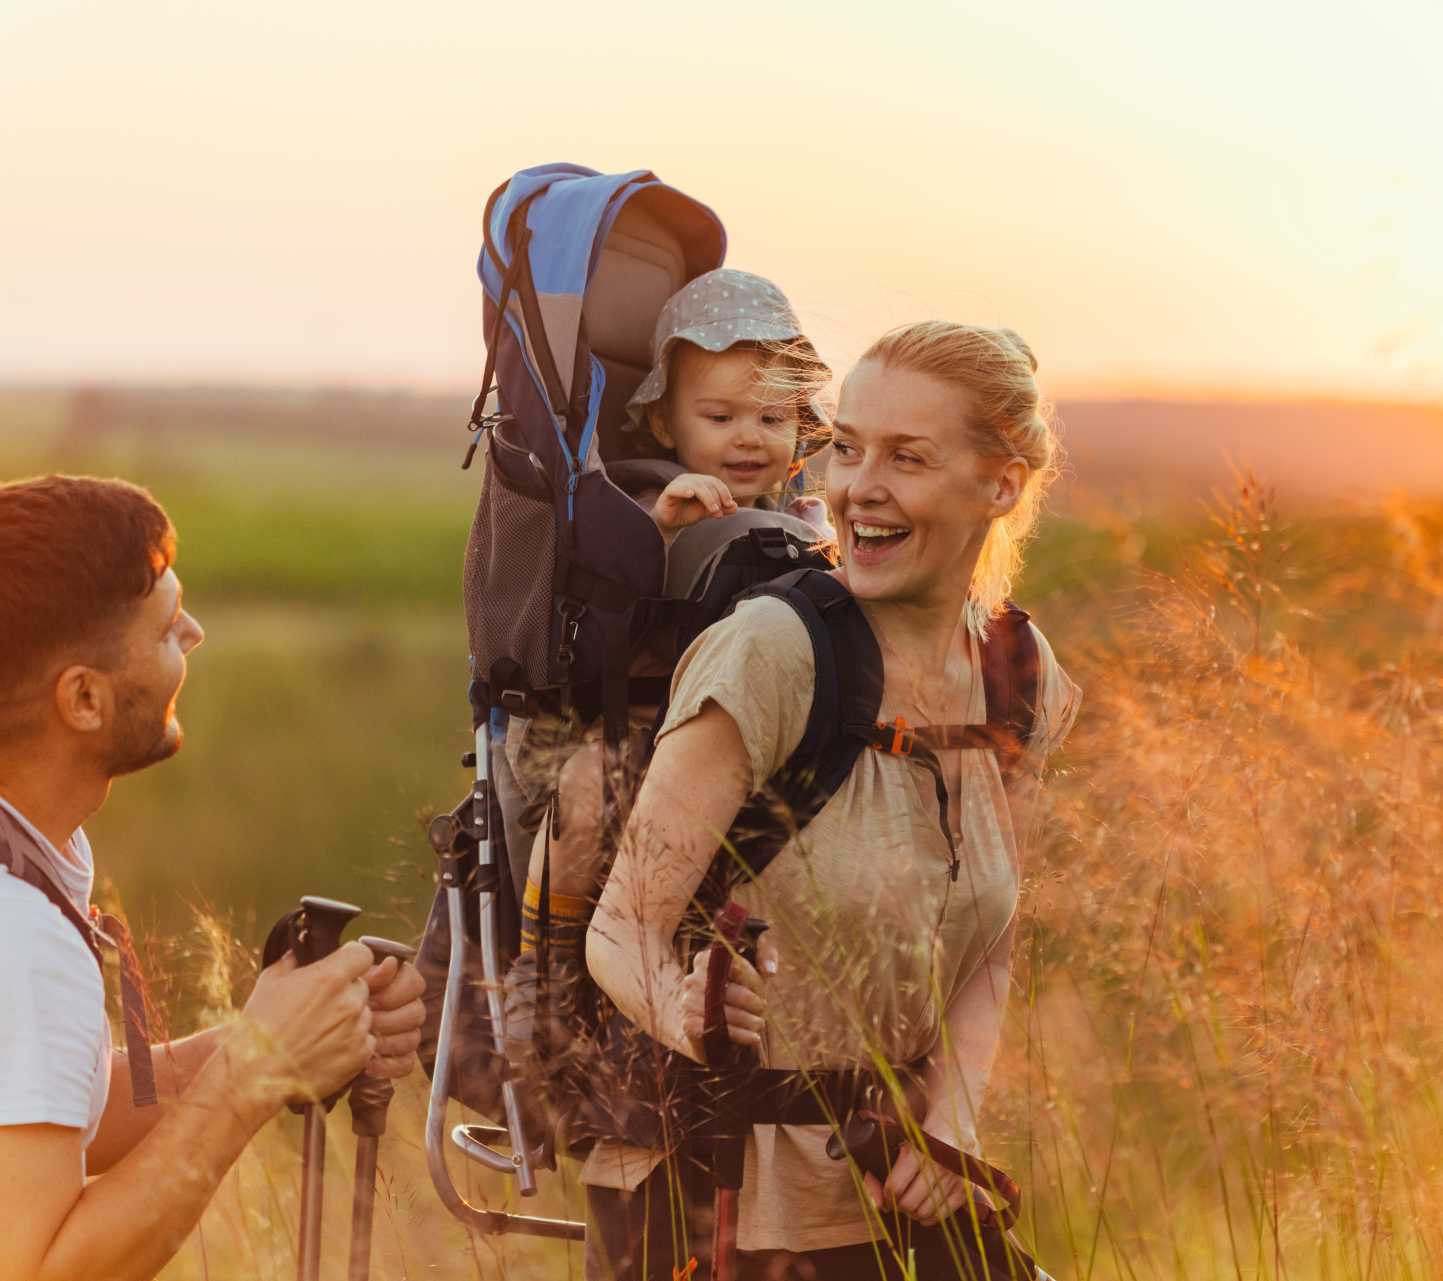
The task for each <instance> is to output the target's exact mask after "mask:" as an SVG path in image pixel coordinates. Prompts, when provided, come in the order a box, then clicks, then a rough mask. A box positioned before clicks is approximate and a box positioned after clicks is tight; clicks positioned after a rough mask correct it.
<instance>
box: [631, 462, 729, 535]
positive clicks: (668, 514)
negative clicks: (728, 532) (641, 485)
mask: <svg viewBox="0 0 1443 1281" xmlns="http://www.w3.org/2000/svg"><path fill="white" fill-rule="evenodd" d="M736 509H737V502H736V499H735V498H733V497H732V491H731V490H730V489H728V488H727V486H726V482H725V481H722V480H718V479H717V478H716V477H715V476H703V475H701V474H700V473H698V472H684V473H683V474H682V475H680V476H678V477H677V478H676V479H675V480H674V481H672V482H671V484H669V485H668V486H667V487H666V488H665V489H663V490H662V491H661V494H660V496H659V497H658V498H657V500H656V504H655V506H653V507H652V509H651V518H652V520H653V521H655V522H656V527H657V528H658V529H659V530H661V536H662V537H663V538H665V539H666V541H667V542H668V543H669V542H671V540H672V539H673V538H675V537H676V536H677V534H679V533H680V532H681V531H682V530H683V529H685V528H686V527H687V526H688V525H695V524H696V523H697V521H699V520H705V519H706V518H707V517H709V516H730V515H731V514H732V513H733V512H734V511H736Z"/></svg>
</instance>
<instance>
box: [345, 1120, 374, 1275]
mask: <svg viewBox="0 0 1443 1281" xmlns="http://www.w3.org/2000/svg"><path fill="white" fill-rule="evenodd" d="M379 1144H380V1141H379V1140H378V1139H375V1138H371V1137H369V1136H364V1137H361V1138H358V1139H357V1140H356V1196H355V1200H354V1201H352V1202H351V1269H350V1271H349V1272H348V1273H347V1274H346V1275H347V1278H348V1281H368V1278H369V1277H370V1275H371V1221H372V1217H373V1215H374V1211H375V1208H376V1149H377V1148H378V1147H379Z"/></svg>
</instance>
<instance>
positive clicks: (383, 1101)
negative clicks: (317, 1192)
mask: <svg viewBox="0 0 1443 1281" xmlns="http://www.w3.org/2000/svg"><path fill="white" fill-rule="evenodd" d="M361 942H362V943H364V944H365V945H366V946H367V947H368V948H370V949H371V955H372V956H374V957H375V958H376V960H377V962H378V963H379V962H380V961H383V960H385V959H386V957H388V956H394V957H395V958H396V960H397V961H398V962H405V961H409V960H410V959H411V958H412V957H414V956H415V955H416V949H415V948H413V947H407V946H406V945H405V944H404V943H393V942H391V940H390V939H382V938H376V937H375V936H374V935H372V934H367V935H364V936H363V937H362V938H361ZM395 1093H396V1087H395V1086H394V1085H392V1084H391V1082H390V1081H389V1080H388V1079H387V1078H386V1077H383V1076H368V1075H366V1074H365V1073H362V1074H361V1075H360V1076H358V1077H357V1078H356V1079H355V1080H354V1081H353V1082H352V1083H351V1093H350V1097H349V1099H348V1100H347V1101H348V1102H349V1103H350V1105H351V1132H352V1133H353V1134H354V1135H355V1136H356V1190H355V1195H354V1198H353V1200H352V1201H351V1265H350V1269H349V1271H348V1273H347V1277H348V1281H367V1278H368V1277H369V1276H370V1273H371V1221H372V1217H373V1215H374V1212H375V1208H376V1154H377V1150H378V1149H379V1147H380V1141H381V1135H383V1134H385V1132H386V1109H387V1108H389V1107H390V1106H391V1098H392V1096H393V1095H394V1094H395Z"/></svg>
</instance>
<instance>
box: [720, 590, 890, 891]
mask: <svg viewBox="0 0 1443 1281" xmlns="http://www.w3.org/2000/svg"><path fill="white" fill-rule="evenodd" d="M757 596H774V597H776V598H777V599H778V600H782V601H785V602H786V603H787V604H788V605H790V606H791V608H792V609H793V610H795V611H796V614H797V617H798V618H800V619H801V620H802V623H803V625H804V626H805V627H806V629H807V635H808V637H809V638H810V639H811V642H812V656H813V660H814V662H815V666H816V682H815V686H814V688H813V692H812V708H811V712H810V713H809V715H808V717H807V726H806V729H805V730H804V731H803V733H802V739H801V742H800V743H798V744H797V748H796V750H795V751H794V752H793V753H792V754H791V756H790V757H788V758H787V762H786V764H785V765H783V766H782V768H781V769H780V770H778V771H777V773H776V774H775V775H774V776H773V777H772V778H771V779H770V780H769V783H768V788H767V791H766V792H765V793H758V794H757V795H756V796H753V797H752V798H751V799H750V800H749V801H748V802H747V804H746V805H745V806H744V807H743V808H742V811H741V813H740V814H739V815H738V816H737V821H736V823H735V824H734V825H733V828H732V833H731V836H732V841H731V843H732V845H733V846H734V848H736V850H737V852H738V856H739V857H740V859H741V861H742V862H743V864H744V865H745V869H744V870H745V871H746V872H747V873H749V874H750V875H752V876H758V875H760V874H761V872H762V870H763V869H764V868H765V867H766V866H767V864H768V863H770V862H771V861H772V859H774V858H775V857H776V856H777V854H778V853H780V852H781V850H782V848H783V847H784V846H785V845H786V843H787V842H788V841H789V840H790V839H791V838H792V837H793V836H795V835H796V833H798V832H799V831H801V830H802V829H803V828H804V827H806V825H807V824H808V823H810V822H811V821H812V819H814V818H815V817H816V816H817V815H818V814H819V813H820V812H821V810H822V807H823V806H824V805H825V804H826V803H827V801H828V800H830V799H831V797H832V795H833V794H834V793H835V792H836V790H837V789H838V788H839V787H841V785H842V783H843V782H845V781H846V778H847V775H848V774H850V773H851V772H852V766H853V765H855V764H856V761H857V757H858V756H859V755H861V753H862V751H863V750H864V749H865V747H866V742H865V740H864V739H862V738H860V737H858V736H856V735H855V734H852V733H849V732H848V731H847V727H848V726H849V725H857V724H864V725H872V724H875V723H876V720H877V713H878V711H879V709H880V708H881V705H882V651H881V649H880V648H879V647H878V645H877V638H876V637H875V636H874V635H873V634H872V629H871V627H869V626H868V624H867V620H866V618H865V617H864V616H863V614H862V611H861V609H860V608H859V607H858V605H857V602H856V601H855V600H854V599H853V597H852V594H851V593H850V592H849V591H848V590H847V589H846V588H845V587H844V586H843V585H842V584H841V583H840V582H838V581H837V579H836V578H834V577H833V576H832V575H831V574H828V573H825V572H823V571H821V570H818V569H799V570H794V571H793V572H791V573H789V574H783V575H781V576H780V577H779V578H774V579H772V580H770V581H769V582H766V583H761V584H758V585H757V586H756V587H754V588H752V589H751V590H750V591H748V592H745V593H743V595H742V596H740V597H738V601H742V600H749V599H751V598H753V597H757ZM733 608H735V605H734V606H733ZM735 870H741V869H735ZM728 879H735V878H734V877H729V878H728Z"/></svg>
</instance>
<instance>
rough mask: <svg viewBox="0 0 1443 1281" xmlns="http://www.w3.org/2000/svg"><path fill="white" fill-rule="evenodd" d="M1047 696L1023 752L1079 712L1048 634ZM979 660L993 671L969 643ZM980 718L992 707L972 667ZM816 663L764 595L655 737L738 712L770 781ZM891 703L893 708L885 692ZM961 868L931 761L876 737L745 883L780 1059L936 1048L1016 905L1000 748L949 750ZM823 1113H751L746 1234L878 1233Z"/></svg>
mask: <svg viewBox="0 0 1443 1281" xmlns="http://www.w3.org/2000/svg"><path fill="white" fill-rule="evenodd" d="M1037 640H1038V650H1039V657H1040V672H1039V698H1038V703H1039V712H1038V718H1037V726H1036V730H1035V732H1034V735H1033V738H1032V740H1031V743H1030V744H1029V750H1028V755H1027V758H1026V760H1025V762H1024V764H1025V766H1026V767H1028V768H1031V769H1033V770H1037V769H1040V768H1041V763H1042V761H1043V759H1044V758H1045V757H1046V755H1047V753H1048V752H1050V751H1051V750H1053V749H1054V748H1055V747H1056V746H1057V745H1058V744H1059V743H1060V742H1061V741H1062V739H1063V737H1064V736H1065V735H1066V733H1067V731H1068V729H1069V728H1070V727H1071V725H1072V721H1073V718H1074V717H1075V715H1076V711H1077V705H1078V701H1079V691H1078V689H1077V687H1076V686H1075V685H1074V684H1073V683H1072V682H1071V681H1070V680H1069V679H1068V678H1067V676H1066V674H1065V673H1064V672H1063V671H1062V669H1061V668H1060V667H1059V666H1058V665H1057V661H1056V659H1055V658H1054V657H1053V655H1052V650H1051V647H1050V646H1049V645H1048V644H1047V642H1046V640H1045V639H1044V638H1043V637H1042V635H1041V633H1040V632H1039V633H1037ZM972 648H973V653H972V659H973V662H972V671H973V672H974V673H976V672H979V671H980V662H979V655H978V652H977V646H976V642H975V641H973V642H972ZM971 684H972V689H971V694H970V699H969V705H968V708H967V711H966V720H967V721H969V722H980V721H984V720H985V719H986V696H985V692H984V689H983V685H982V682H981V680H980V679H974V680H973V681H972V682H971ZM813 685H814V669H813V661H812V646H811V642H810V640H809V639H808V636H807V631H806V627H805V626H804V624H803V623H802V621H801V619H800V618H799V617H798V616H797V614H796V612H795V611H794V610H793V609H792V608H791V607H790V606H788V605H787V604H785V603H784V602H782V601H780V600H776V599H774V598H769V597H760V598H757V599H754V600H749V601H745V602H743V603H742V604H741V605H740V606H738V608H737V610H736V611H735V613H733V614H732V615H731V616H730V617H728V618H726V619H724V620H723V621H722V622H720V623H717V624H716V625H714V626H713V627H711V628H709V629H708V630H707V631H706V632H705V633H703V635H702V636H701V637H699V638H698V639H697V641H696V642H695V643H694V644H693V645H692V646H691V648H690V649H688V651H687V652H686V654H684V655H683V656H682V659H681V662H680V664H679V665H678V667H677V670H676V675H675V677H674V679H673V681H672V700H671V706H670V710H669V711H668V713H667V717H666V721H665V723H664V724H663V726H662V729H661V732H660V734H659V736H658V737H659V738H662V737H665V736H666V735H667V734H668V733H670V732H671V731H672V730H674V729H676V728H677V727H678V726H680V725H684V724H685V723H686V722H687V721H689V720H690V719H691V718H692V717H694V716H696V715H697V713H698V712H700V711H701V710H702V708H703V706H704V705H705V704H706V703H708V702H715V703H717V704H718V705H719V706H721V707H722V708H723V709H724V710H725V711H726V712H727V713H728V714H729V715H730V716H731V717H732V719H733V720H734V721H735V722H736V723H737V726H738V728H739V729H740V730H741V734H742V739H743V741H744V743H745V745H746V749H747V754H748V756H749V757H750V758H751V767H752V775H753V785H754V787H755V788H756V789H758V790H760V789H761V788H762V787H764V786H765V784H766V782H767V780H768V779H769V778H770V777H771V776H772V775H773V774H775V773H776V771H777V770H778V769H779V768H780V767H781V766H782V765H783V764H784V763H785V762H786V760H787V758H788V757H789V756H790V755H791V753H792V752H793V751H794V750H795V748H796V746H797V744H798V743H799V742H800V741H801V737H802V734H803V731H804V730H805V727H806V723H807V716H808V714H809V712H810V710H811V700H812V691H813ZM882 719H884V720H890V719H891V716H890V714H889V709H888V707H887V705H886V703H885V702H884V704H883V707H882ZM938 755H939V758H940V760H941V764H942V767H943V774H944V776H945V777H946V778H947V781H948V790H949V793H950V795H949V818H950V822H951V825H952V831H953V836H954V838H955V840H956V843H957V850H958V855H959V857H960V860H961V866H960V868H959V869H958V876H957V879H956V880H955V881H954V880H953V879H952V876H951V852H950V850H949V849H948V845H947V841H946V839H945V838H944V836H943V834H942V829H941V825H940V817H939V807H938V802H937V793H936V784H935V782H934V779H933V776H932V775H931V774H930V773H929V772H927V770H926V769H925V768H923V767H922V766H921V765H920V764H918V763H916V762H915V761H909V760H908V759H907V758H905V757H900V756H890V755H886V754H883V753H881V752H877V751H871V750H868V751H864V752H862V754H861V755H860V756H859V757H858V758H857V763H856V765H855V766H854V767H853V769H852V772H851V774H850V775H849V776H848V777H847V780H846V781H845V782H844V783H843V785H842V786H841V787H840V788H839V789H838V790H837V792H836V793H835V794H834V795H833V796H832V797H831V798H830V799H829V800H828V801H827V803H826V805H825V806H824V807H823V808H822V810H821V812H820V813H819V814H818V815H817V816H816V817H815V818H814V819H813V820H812V822H811V823H809V824H808V825H807V826H806V828H805V829H803V831H802V832H801V833H800V834H799V835H798V836H797V837H796V838H794V839H793V840H792V841H791V842H790V843H789V844H788V845H787V846H786V847H785V848H784V849H783V850H782V852H781V853H780V854H779V855H778V856H777V857H776V858H775V859H774V860H773V861H772V862H771V863H770V864H769V865H768V867H767V868H766V869H765V870H764V871H763V872H762V874H761V876H760V877H758V878H757V880H756V881H755V882H752V883H750V884H746V885H743V886H741V887H739V888H738V889H737V891H736V894H735V897H736V898H737V899H738V900H739V901H740V902H741V903H742V904H743V905H745V906H746V907H747V909H748V910H749V911H750V912H751V913H752V914H753V915H755V916H760V917H762V918H763V919H765V920H766V921H768V922H769V923H770V926H771V938H772V940H773V942H774V943H775V945H776V948H777V953H778V962H779V965H778V971H777V973H776V974H775V975H774V976H772V977H771V978H769V979H768V981H767V1031H766V1035H765V1043H764V1045H763V1062H764V1063H765V1065H766V1066H768V1067H801V1066H808V1067H814V1068H819V1067H821V1068H822V1067H824V1068H841V1067H848V1066H854V1065H856V1064H859V1063H867V1062H873V1061H875V1056H876V1055H880V1056H881V1057H883V1058H885V1059H886V1061H888V1062H891V1063H894V1064H895V1063H904V1062H907V1061H910V1060H912V1059H915V1058H918V1057H919V1056H921V1055H924V1054H926V1053H928V1052H929V1051H931V1050H932V1049H933V1048H934V1046H935V1045H936V1043H937V1041H938V1036H939V1032H940V1027H941V1018H942V1013H943V1011H944V1010H945V1009H946V1008H947V1005H948V1004H949V1003H950V1001H951V999H952V998H953V996H954V995H955V994H956V993H957V992H958V991H959V990H960V989H961V987H962V986H963V985H964V984H965V983H966V982H967V980H968V979H969V978H970V977H971V976H972V974H973V973H974V972H975V971H976V969H977V967H978V965H979V964H980V962H981V961H982V959H983V958H984V957H985V956H986V954H987V952H988V950H989V949H990V948H991V947H992V946H993V945H994V944H995V943H997V942H998V940H999V939H1000V938H1001V937H1002V935H1003V934H1004V932H1005V931H1006V929H1007V926H1008V924H1009V922H1010V921H1011V919H1012V916H1013V913H1014V911H1015V909H1016V906H1017V841H1016V837H1015V835H1014V832H1013V826H1012V817H1011V813H1010V810H1009V807H1008V804H1007V798H1006V795H1005V793H1004V790H1003V786H1002V780H1001V776H1000V774H999V772H998V767H997V763H996V758H995V756H994V754H993V753H992V752H990V751H979V750H962V749H952V750H949V751H944V752H940V753H939V754H938ZM828 1133H829V1131H828V1130H827V1128H826V1127H824V1126H774V1125H759V1126H755V1127H753V1131H752V1137H751V1138H750V1139H748V1141H747V1150H746V1170H745V1176H744V1180H743V1184H742V1191H741V1206H740V1218H739V1223H738V1233H737V1240H738V1247H739V1248H740V1249H742V1250H773V1249H785V1250H822V1249H830V1248H833V1247H836V1246H843V1245H852V1244H855V1243H858V1242H861V1241H866V1240H869V1239H870V1237H871V1235H872V1234H871V1229H870V1227H869V1223H868V1218H867V1215H866V1213H865V1212H864V1208H863V1206H862V1204H861V1202H860V1201H859V1199H858V1192H857V1190H856V1187H855V1184H854V1183H853V1181H852V1177H851V1174H850V1173H849V1170H848V1166H847V1164H846V1163H845V1162H838V1161H833V1160H831V1159H830V1158H829V1157H828V1156H827V1154H826V1151H825V1147H826V1140H827V1135H828ZM661 1159H662V1158H661V1154H658V1153H648V1152H643V1151H639V1150H637V1149H634V1148H624V1147H621V1146H620V1145H611V1144H607V1145H603V1146H601V1147H598V1148H597V1149H595V1150H594V1151H593V1152H592V1153H591V1155H590V1156H589V1157H588V1159H587V1161H586V1164H585V1166H584V1168H583V1170H582V1179H583V1181H584V1182H586V1183H590V1184H592V1185H594V1186H607V1187H635V1186H636V1185H637V1184H638V1183H640V1182H641V1180H642V1179H643V1178H645V1176H646V1175H647V1174H648V1173H649V1172H650V1171H651V1170H652V1169H653V1168H654V1167H655V1165H656V1163H657V1162H658V1161H659V1160H661Z"/></svg>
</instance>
